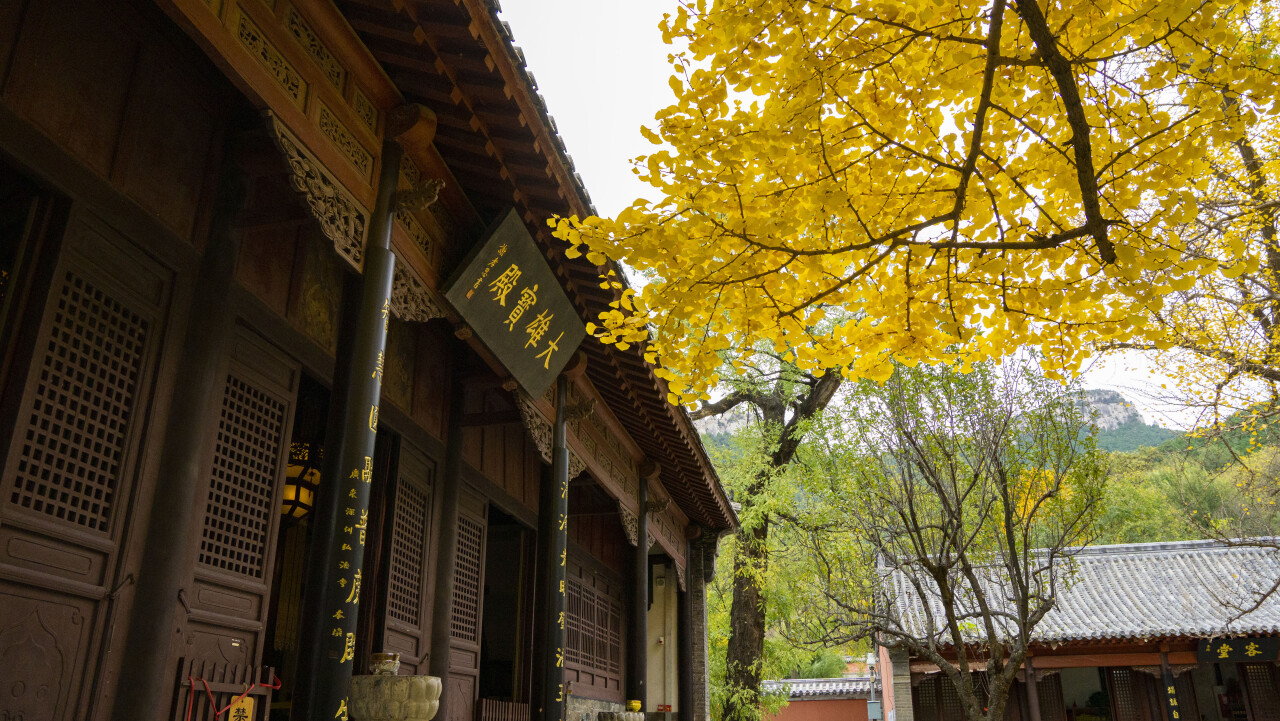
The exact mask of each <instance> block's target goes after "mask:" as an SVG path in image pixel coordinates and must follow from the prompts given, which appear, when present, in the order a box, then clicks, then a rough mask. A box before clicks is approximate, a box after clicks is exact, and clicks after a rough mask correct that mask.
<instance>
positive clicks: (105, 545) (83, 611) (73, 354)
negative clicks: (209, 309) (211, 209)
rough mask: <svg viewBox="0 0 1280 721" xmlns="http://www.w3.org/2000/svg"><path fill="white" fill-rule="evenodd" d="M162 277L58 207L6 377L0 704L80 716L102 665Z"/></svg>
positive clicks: (14, 711) (133, 491)
mask: <svg viewBox="0 0 1280 721" xmlns="http://www.w3.org/2000/svg"><path fill="white" fill-rule="evenodd" d="M171 287H172V273H171V272H170V271H169V270H168V269H167V268H164V267H163V266H161V265H160V264H158V263H156V262H155V261H154V260H152V259H151V258H150V257H148V256H146V255H144V254H142V253H140V252H138V251H137V249H136V248H135V247H134V246H133V245H132V244H131V243H129V242H128V241H127V240H125V239H123V238H121V237H119V236H118V235H116V234H115V233H114V232H113V231H111V230H110V229H109V228H107V227H106V226H105V225H104V224H103V223H102V222H101V221H99V220H97V219H96V218H93V217H92V216H90V215H89V214H88V213H85V212H83V211H79V210H77V211H76V212H74V213H73V214H72V216H71V217H70V218H69V219H68V221H67V226H66V232H65V234H64V237H63V242H62V248H61V251H60V255H59V257H58V259H57V263H56V267H55V269H54V272H53V275H52V277H51V282H50V285H49V288H48V293H47V295H46V296H45V299H44V301H43V303H44V307H43V312H42V315H41V319H40V327H39V331H38V333H37V334H36V335H35V338H36V341H35V344H34V346H33V354H32V359H31V363H30V365H29V367H28V368H27V369H26V371H25V372H26V377H25V378H22V377H21V376H20V375H18V374H15V377H14V378H12V379H11V380H12V382H14V383H18V384H21V387H22V389H23V390H22V399H21V401H20V403H19V405H18V408H17V415H16V417H15V418H13V429H14V433H13V436H12V437H11V438H10V439H9V443H8V444H7V446H6V447H5V448H4V452H5V453H6V454H7V455H6V457H5V459H4V462H3V464H4V473H3V476H0V477H2V478H3V479H4V485H3V493H0V579H4V580H6V581H8V583H4V582H0V588H2V589H3V590H2V591H0V609H3V612H2V613H0V618H3V624H4V625H3V626H2V627H0V688H5V689H21V690H22V691H23V693H13V694H9V695H7V696H6V697H5V698H4V699H3V700H0V706H2V707H0V716H5V717H13V718H23V717H24V716H23V714H25V718H85V717H87V716H88V710H87V704H88V703H89V693H88V688H89V687H90V685H91V684H92V683H93V682H94V674H93V673H90V670H91V669H93V668H100V669H101V670H102V672H103V673H104V674H109V673H110V670H111V668H110V666H111V664H110V663H109V662H108V661H107V660H105V659H101V658H99V649H100V647H101V644H102V640H103V638H104V637H106V636H108V635H109V634H110V631H109V629H110V628H112V625H113V623H114V621H113V619H114V618H117V617H119V616H120V614H121V613H123V612H124V609H123V608H122V607H120V606H119V604H114V603H113V601H112V597H113V593H112V591H113V590H116V589H119V588H121V587H123V586H124V585H126V584H127V583H128V582H130V581H131V580H132V579H131V578H130V577H126V578H124V579H119V578H117V576H118V574H119V571H118V566H119V563H120V558H119V555H120V554H119V549H120V548H121V544H122V542H123V539H124V538H125V535H126V532H127V530H128V529H129V528H130V525H131V519H132V516H133V511H134V507H135V505H136V504H137V503H138V498H140V497H142V498H145V497H146V496H147V495H149V494H148V493H146V492H145V491H146V490H147V489H145V488H144V489H137V488H136V487H135V486H136V483H135V481H136V478H135V476H136V475H137V473H138V467H139V458H140V457H141V450H140V449H141V448H142V447H143V443H144V439H145V436H146V432H145V429H146V426H147V418H148V415H149V406H150V404H151V400H152V395H153V386H154V383H155V376H156V366H157V364H158V356H159V350H160V347H161V345H162V342H163V333H164V327H165V325H166V314H167V311H168V306H169V301H170V289H171ZM139 490H141V491H143V492H139ZM10 611H13V612H12V613H10ZM55 658H56V662H55V661H54V660H51V659H55ZM33 689H41V690H40V691H39V692H38V698H37V699H36V701H38V703H36V706H31V705H30V704H31V703H33V701H32V698H31V697H29V694H30V693H31V692H32V690H33ZM24 699H25V700H24ZM50 704H51V706H50ZM46 707H47V708H46Z"/></svg>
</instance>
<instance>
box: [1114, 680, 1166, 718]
mask: <svg viewBox="0 0 1280 721" xmlns="http://www.w3.org/2000/svg"><path fill="white" fill-rule="evenodd" d="M1106 674H1107V687H1108V688H1107V691H1108V694H1107V695H1108V696H1110V697H1111V718H1112V721H1153V719H1158V718H1159V715H1158V714H1153V713H1152V708H1151V706H1152V702H1153V701H1152V693H1151V690H1150V689H1151V686H1152V684H1151V681H1150V677H1149V676H1146V675H1144V674H1142V673H1140V672H1138V671H1134V670H1133V669H1131V668H1108V669H1107V670H1106Z"/></svg>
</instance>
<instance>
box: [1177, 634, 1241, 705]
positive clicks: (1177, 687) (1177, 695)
mask: <svg viewBox="0 0 1280 721" xmlns="http://www.w3.org/2000/svg"><path fill="white" fill-rule="evenodd" d="M1160 680H1161V681H1163V682H1164V683H1163V684H1161V685H1162V686H1164V688H1162V689H1161V691H1163V693H1159V694H1156V696H1157V697H1159V698H1162V699H1164V715H1165V720H1166V721H1193V720H1194V719H1195V718H1196V717H1198V716H1199V715H1200V714H1199V713H1198V712H1194V713H1192V715H1190V716H1189V717H1188V718H1187V719H1183V718H1182V714H1183V713H1187V711H1186V710H1185V709H1179V708H1178V687H1177V684H1176V683H1175V682H1174V680H1173V669H1171V668H1169V646H1168V644H1164V643H1162V644H1160ZM1242 685H1243V684H1242Z"/></svg>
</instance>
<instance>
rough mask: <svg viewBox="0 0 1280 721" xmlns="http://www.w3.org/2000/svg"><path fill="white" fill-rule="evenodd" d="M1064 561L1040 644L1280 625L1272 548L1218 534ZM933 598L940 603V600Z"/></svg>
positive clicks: (911, 621)
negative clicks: (1219, 538)
mask: <svg viewBox="0 0 1280 721" xmlns="http://www.w3.org/2000/svg"><path fill="white" fill-rule="evenodd" d="M1268 542H1269V543H1276V542H1280V539H1269V540H1268ZM1060 563H1062V564H1064V565H1067V568H1066V569H1064V570H1065V571H1066V572H1065V573H1063V574H1062V575H1063V576H1064V577H1065V583H1063V582H1061V581H1060V585H1059V589H1058V599H1057V604H1056V605H1055V607H1054V608H1053V609H1052V610H1050V611H1049V613H1048V614H1047V615H1046V616H1045V618H1044V620H1043V621H1041V622H1040V624H1039V625H1038V626H1037V627H1036V629H1035V631H1034V632H1033V633H1032V638H1033V640H1034V641H1037V642H1040V643H1060V642H1067V641H1090V640H1138V639H1154V638H1167V637H1184V638H1186V637H1190V638H1215V637H1219V636H1231V635H1240V634H1248V633H1277V632H1280V591H1277V592H1276V593H1270V595H1267V594H1268V592H1270V591H1271V590H1273V586H1274V585H1275V584H1276V583H1277V581H1278V580H1280V550H1277V549H1276V548H1274V547H1264V546H1259V545H1253V546H1248V545H1227V544H1223V543H1220V542H1217V541H1180V542H1170V543H1133V544H1124V545H1115V546H1091V547H1086V548H1084V549H1081V550H1079V551H1076V552H1074V553H1073V554H1072V555H1071V556H1070V558H1064V559H1063V560H1061V561H1060ZM891 575H892V586H893V592H894V605H895V606H896V608H897V611H898V613H899V614H900V615H901V618H902V621H903V624H904V626H906V627H907V628H909V629H910V630H911V631H912V633H913V634H915V635H923V633H924V629H925V628H926V625H925V616H924V613H923V608H922V607H921V606H920V604H919V602H918V600H917V598H916V595H915V593H914V592H912V591H910V587H909V586H908V585H907V584H906V583H905V579H904V578H903V576H902V574H901V573H897V572H894V573H892V574H891ZM1264 597H1265V598H1264ZM931 605H932V606H933V607H934V608H935V609H938V608H939V607H938V604H937V600H936V599H934V600H933V603H932V604H931ZM1254 606H1256V608H1253V609H1252V610H1250V611H1249V612H1248V613H1243V611H1245V610H1247V609H1250V608H1252V607H1254Z"/></svg>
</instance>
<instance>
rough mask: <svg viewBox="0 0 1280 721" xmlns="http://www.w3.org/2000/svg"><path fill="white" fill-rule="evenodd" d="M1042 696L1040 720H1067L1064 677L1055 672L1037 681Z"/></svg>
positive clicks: (1039, 693)
mask: <svg viewBox="0 0 1280 721" xmlns="http://www.w3.org/2000/svg"><path fill="white" fill-rule="evenodd" d="M1036 695H1037V696H1039V697H1040V721H1066V718H1067V709H1066V706H1064V705H1063V702H1062V679H1060V678H1058V676H1057V675H1056V674H1055V675H1053V676H1046V677H1044V678H1042V679H1040V680H1039V681H1037V682H1036Z"/></svg>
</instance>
